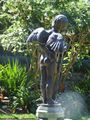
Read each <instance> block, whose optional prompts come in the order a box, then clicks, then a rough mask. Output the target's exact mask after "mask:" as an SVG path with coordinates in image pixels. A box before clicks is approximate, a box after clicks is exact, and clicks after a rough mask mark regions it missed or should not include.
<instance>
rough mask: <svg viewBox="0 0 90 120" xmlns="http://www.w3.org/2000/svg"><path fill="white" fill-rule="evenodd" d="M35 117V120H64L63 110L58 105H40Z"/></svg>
mask: <svg viewBox="0 0 90 120" xmlns="http://www.w3.org/2000/svg"><path fill="white" fill-rule="evenodd" d="M36 117H37V120H64V110H63V108H62V107H61V105H60V104H54V105H49V104H40V105H39V107H38V108H37V110H36Z"/></svg>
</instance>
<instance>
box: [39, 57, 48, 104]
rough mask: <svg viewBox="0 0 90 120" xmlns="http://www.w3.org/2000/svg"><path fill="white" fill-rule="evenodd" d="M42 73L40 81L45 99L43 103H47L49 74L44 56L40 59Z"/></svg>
mask: <svg viewBox="0 0 90 120" xmlns="http://www.w3.org/2000/svg"><path fill="white" fill-rule="evenodd" d="M40 71H41V81H40V88H41V94H42V97H43V102H44V103H46V101H47V99H46V80H47V73H46V66H45V63H44V56H43V55H42V56H41V58H40Z"/></svg>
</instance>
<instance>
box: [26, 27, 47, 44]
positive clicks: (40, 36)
mask: <svg viewBox="0 0 90 120" xmlns="http://www.w3.org/2000/svg"><path fill="white" fill-rule="evenodd" d="M48 36H49V35H48V32H46V30H45V29H44V28H43V27H41V28H37V29H35V30H34V31H33V32H32V33H31V34H30V35H29V37H28V39H27V42H33V41H36V42H39V43H46V41H47V39H48Z"/></svg>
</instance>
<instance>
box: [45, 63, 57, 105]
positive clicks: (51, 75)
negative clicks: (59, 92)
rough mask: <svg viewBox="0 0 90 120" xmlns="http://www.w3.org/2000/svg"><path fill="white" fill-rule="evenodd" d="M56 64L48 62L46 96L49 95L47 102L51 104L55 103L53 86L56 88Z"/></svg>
mask: <svg viewBox="0 0 90 120" xmlns="http://www.w3.org/2000/svg"><path fill="white" fill-rule="evenodd" d="M54 68H55V64H54V62H51V61H50V62H48V63H47V83H46V96H47V102H48V103H50V104H53V103H54V101H53V99H52V97H53V94H54V93H53V91H54V90H53V88H54V82H55V81H54V70H55V69H54Z"/></svg>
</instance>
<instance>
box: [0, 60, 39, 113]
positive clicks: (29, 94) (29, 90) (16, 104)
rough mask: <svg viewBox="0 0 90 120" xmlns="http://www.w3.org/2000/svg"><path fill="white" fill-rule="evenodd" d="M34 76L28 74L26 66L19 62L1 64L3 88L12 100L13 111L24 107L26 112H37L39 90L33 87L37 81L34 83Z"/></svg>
mask: <svg viewBox="0 0 90 120" xmlns="http://www.w3.org/2000/svg"><path fill="white" fill-rule="evenodd" d="M33 78H34V75H33V76H32V75H31V74H30V75H28V73H27V71H26V68H25V67H20V66H19V64H18V62H15V63H14V62H13V64H7V65H5V66H2V65H0V83H1V88H3V89H4V91H5V92H6V94H7V96H8V97H9V99H10V100H11V103H12V104H11V107H12V109H13V112H15V111H16V109H17V108H22V110H23V111H26V112H27V110H28V111H29V112H35V108H36V99H37V98H38V97H39V91H38V89H37V90H36V89H33V88H34V87H35V88H36V83H35V84H33V82H34V81H33ZM37 91H38V92H37Z"/></svg>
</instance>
